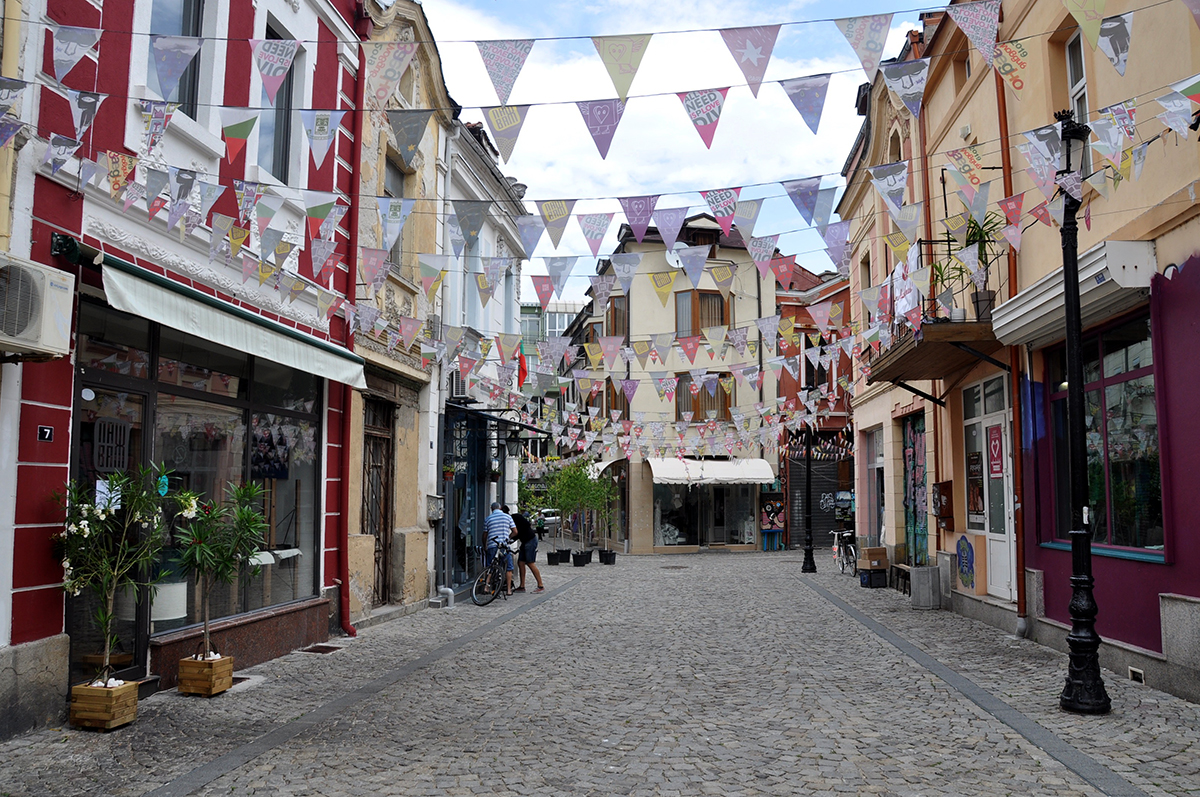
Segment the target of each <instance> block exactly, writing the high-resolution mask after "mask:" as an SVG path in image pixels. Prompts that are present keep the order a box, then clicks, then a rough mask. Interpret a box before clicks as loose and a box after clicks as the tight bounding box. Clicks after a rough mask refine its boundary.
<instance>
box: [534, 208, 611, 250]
mask: <svg viewBox="0 0 1200 797" xmlns="http://www.w3.org/2000/svg"><path fill="white" fill-rule="evenodd" d="M615 215H616V214H615V213H580V214H577V215H576V216H575V220H576V221H577V222H579V229H580V230H582V231H583V239H584V240H585V241H587V244H588V248H589V249H591V250H592V257H598V256H599V255H600V244H601V242H603V240H604V235H605V233H607V232H608V228H609V225H611V224H612V220H613V216H615ZM532 218H537V217H536V216H534V217H532ZM539 221H540V219H539Z"/></svg>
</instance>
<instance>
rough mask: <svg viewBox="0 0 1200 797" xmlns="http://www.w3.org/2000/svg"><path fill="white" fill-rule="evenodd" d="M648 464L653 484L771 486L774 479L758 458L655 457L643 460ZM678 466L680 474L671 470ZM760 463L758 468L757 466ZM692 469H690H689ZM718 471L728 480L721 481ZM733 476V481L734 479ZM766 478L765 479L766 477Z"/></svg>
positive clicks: (765, 462)
mask: <svg viewBox="0 0 1200 797" xmlns="http://www.w3.org/2000/svg"><path fill="white" fill-rule="evenodd" d="M646 463H647V464H649V465H650V472H651V474H652V480H653V482H654V483H655V484H685V485H689V486H690V485H695V484H772V483H773V482H774V481H775V480H776V478H777V477H776V476H775V471H774V470H773V469H772V468H771V463H770V462H767V461H766V460H765V459H761V458H751V457H734V458H733V459H690V458H686V457H685V458H682V459H680V458H670V459H666V458H657V457H650V458H648V459H647V460H646ZM677 463H680V464H682V467H683V473H682V474H681V475H680V474H677V473H672V472H670V471H675V470H676V469H677V468H678V467H679V465H678V464H677ZM759 463H761V465H760V464H759ZM693 469H694V470H693ZM739 469H741V470H744V471H754V470H759V471H761V472H760V473H758V474H755V473H752V472H750V473H742V474H739V473H736V472H735V471H737V470H739ZM721 471H729V472H730V473H729V477H728V478H723V477H722V476H721V475H720V473H721ZM735 477H736V478H735ZM768 477H769V478H768Z"/></svg>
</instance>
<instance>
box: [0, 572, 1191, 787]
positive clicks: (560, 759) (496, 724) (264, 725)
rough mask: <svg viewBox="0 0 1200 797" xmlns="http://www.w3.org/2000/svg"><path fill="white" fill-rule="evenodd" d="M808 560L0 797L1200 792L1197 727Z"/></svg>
mask: <svg viewBox="0 0 1200 797" xmlns="http://www.w3.org/2000/svg"><path fill="white" fill-rule="evenodd" d="M800 561H801V560H800V556H799V554H798V553H796V552H781V553H775V554H729V555H717V554H707V555H698V556H675V557H628V556H622V557H618V561H617V565H616V566H615V567H604V566H601V565H599V564H598V563H596V564H592V565H590V566H588V567H587V568H583V569H579V568H572V567H561V566H560V567H546V568H543V572H544V574H545V578H546V582H547V586H548V587H550V592H548V593H546V594H544V595H537V596H535V595H531V594H525V595H518V596H514V598H513V599H511V600H508V601H503V600H500V601H497V602H496V603H494V604H492V605H491V606H488V607H484V608H479V607H476V606H473V605H471V604H470V603H467V604H465V605H464V604H461V603H460V604H459V605H458V606H457V607H456V608H454V609H453V610H429V611H424V612H420V613H417V614H414V615H410V616H407V617H402V618H399V619H396V620H394V621H391V622H388V623H385V624H382V625H379V626H375V627H373V628H369V629H366V630H364V631H363V633H362V634H361V635H360V636H359V637H358V638H357V639H337V640H333V643H334V644H336V645H339V646H341V648H342V649H341V650H338V651H337V652H334V653H331V654H328V655H316V654H311V653H299V652H298V653H293V654H291V655H289V656H286V657H284V658H281V659H277V660H275V661H272V662H269V663H267V664H263V665H260V666H258V667H254V668H251V669H248V670H245V671H242V672H240V673H239V674H242V675H250V676H253V677H252V678H251V680H250V681H248V682H246V683H244V684H241V685H239V686H238V687H235V689H234V690H232V691H230V692H229V693H227V694H225V695H222V696H220V697H218V698H215V699H212V700H205V699H202V698H184V697H181V696H179V695H178V694H176V693H174V692H166V693H162V694H159V695H156V696H154V697H153V698H150V699H149V700H145V701H143V702H142V703H141V705H140V706H139V716H138V720H137V722H136V723H134V724H133V725H132V726H129V727H126V728H123V729H120V730H118V731H115V732H112V733H108V734H100V733H94V732H83V731H76V730H72V729H67V728H64V729H57V730H46V731H42V732H38V733H34V734H30V735H27V736H24V737H21V738H19V739H15V740H11V741H9V742H6V743H2V744H0V794H13V795H17V794H20V795H78V794H106V795H141V794H146V793H153V794H156V795H175V794H191V793H195V794H205V795H218V794H219V795H228V794H235V795H322V796H323V797H341V796H342V795H479V794H488V795H497V794H499V795H504V794H510V795H517V794H520V795H556V796H557V795H611V794H634V795H651V794H654V795H681V796H682V795H705V794H720V795H762V794H769V795H792V794H815V795H840V794H870V795H897V796H899V795H912V796H915V795H1009V794H1011V795H1028V794H1037V795H1064V796H1065V795H1094V794H1111V795H1126V794H1128V795H1141V794H1146V795H1164V794H1171V795H1181V794H1193V795H1200V706H1197V705H1195V704H1192V703H1188V702H1186V701H1183V700H1180V699H1177V698H1174V697H1171V696H1169V695H1166V694H1164V693H1161V692H1156V691H1155V690H1153V689H1151V688H1149V687H1146V686H1142V685H1139V684H1134V683H1132V682H1130V681H1128V680H1125V679H1121V678H1118V677H1117V676H1116V675H1114V674H1113V673H1110V672H1105V680H1106V683H1107V686H1108V689H1109V694H1110V695H1111V696H1112V700H1113V712H1112V713H1111V714H1110V715H1108V716H1105V717H1078V716H1073V715H1068V714H1064V713H1062V712H1060V711H1059V710H1058V708H1057V703H1058V701H1057V697H1058V692H1059V690H1060V689H1061V684H1062V679H1063V676H1064V674H1065V672H1066V657H1065V656H1063V655H1061V654H1058V653H1056V652H1054V651H1051V650H1049V649H1046V648H1043V647H1040V646H1038V645H1036V644H1035V643H1032V642H1028V641H1024V640H1018V639H1014V638H1011V637H1009V636H1006V635H1005V634H1003V633H1001V632H1000V631H998V630H996V629H993V628H991V627H989V626H986V625H982V624H979V623H976V622H973V621H971V620H967V619H965V618H962V617H959V616H957V615H953V614H950V613H947V612H915V611H913V610H912V609H911V608H910V604H909V601H908V599H907V598H905V597H904V596H902V595H900V594H898V593H896V592H894V591H892V590H865V589H861V588H859V587H858V583H857V580H856V579H851V578H850V577H849V576H843V575H840V574H837V573H836V572H832V571H831V567H830V565H829V563H828V561H827V559H826V558H825V557H821V558H820V559H819V561H818V566H819V567H820V568H821V572H820V573H818V574H817V575H816V576H806V575H802V574H801V572H800ZM530 583H532V580H531V581H530ZM1101 610H1103V607H1101ZM1063 762H1066V763H1065V764H1064V763H1063Z"/></svg>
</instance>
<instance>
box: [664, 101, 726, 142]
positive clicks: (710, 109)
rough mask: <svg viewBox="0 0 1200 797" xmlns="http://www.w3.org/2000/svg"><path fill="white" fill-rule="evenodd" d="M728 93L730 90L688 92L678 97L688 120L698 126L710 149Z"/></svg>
mask: <svg viewBox="0 0 1200 797" xmlns="http://www.w3.org/2000/svg"><path fill="white" fill-rule="evenodd" d="M728 93H729V89H728V88H723V89H705V90H703V91H687V92H682V93H680V94H677V95H676V96H677V97H679V101H680V102H682V103H683V109H684V110H685V111H687V115H688V118H689V119H691V120H692V124H694V125H695V126H696V132H697V133H699V134H700V140H701V141H703V142H704V146H705V147H707V148H708V149H712V140H713V134H715V133H716V132H717V123H718V122H720V121H721V109H722V108H724V107H725V95H727V94H728Z"/></svg>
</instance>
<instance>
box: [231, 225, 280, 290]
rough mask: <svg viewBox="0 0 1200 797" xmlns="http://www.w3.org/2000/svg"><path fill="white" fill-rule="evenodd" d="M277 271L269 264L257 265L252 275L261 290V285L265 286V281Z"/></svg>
mask: <svg viewBox="0 0 1200 797" xmlns="http://www.w3.org/2000/svg"><path fill="white" fill-rule="evenodd" d="M234 229H235V230H236V229H237V227H234ZM278 270H279V269H277V268H276V267H275V266H272V265H271V264H270V263H259V264H258V270H257V271H255V273H254V275H255V276H256V277H257V278H258V287H260V288H261V287H262V286H263V285H266V284H267V280H269V279H271V278H272V277H274V276H275V272H277V271H278Z"/></svg>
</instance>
